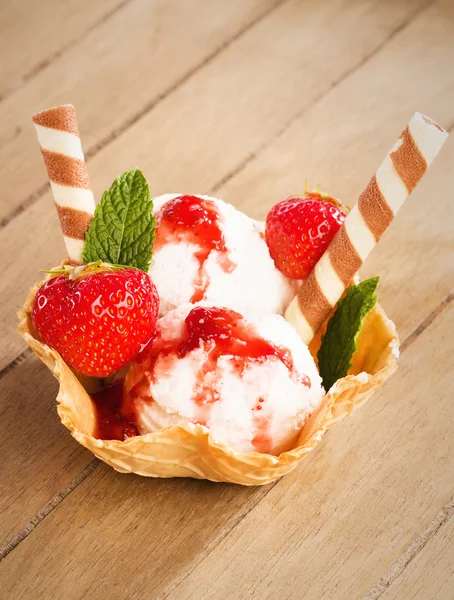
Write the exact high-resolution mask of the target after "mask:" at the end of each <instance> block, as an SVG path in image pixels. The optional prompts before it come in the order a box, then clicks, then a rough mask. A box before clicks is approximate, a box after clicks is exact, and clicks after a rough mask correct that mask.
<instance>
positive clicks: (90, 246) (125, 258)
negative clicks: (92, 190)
mask: <svg viewBox="0 0 454 600" xmlns="http://www.w3.org/2000/svg"><path fill="white" fill-rule="evenodd" d="M155 224H156V221H155V218H154V216H153V201H152V200H151V198H150V189H149V187H148V183H147V180H146V179H145V177H144V176H143V174H142V172H141V171H139V169H132V170H131V171H127V172H126V173H124V174H123V175H121V176H120V177H117V179H115V181H114V182H113V184H112V186H111V188H110V190H108V191H107V192H104V194H103V196H102V200H101V202H100V203H99V204H98V206H97V207H96V210H95V215H94V217H93V220H92V222H91V224H90V228H89V230H88V232H87V235H86V236H85V247H84V251H83V260H84V263H85V264H87V263H90V262H95V261H97V260H102V261H103V262H108V263H111V264H116V265H126V266H129V267H136V268H138V269H141V270H142V271H145V272H147V271H148V268H149V266H150V262H151V255H152V250H153V243H154V240H155Z"/></svg>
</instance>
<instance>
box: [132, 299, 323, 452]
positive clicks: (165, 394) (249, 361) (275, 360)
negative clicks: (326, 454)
mask: <svg viewBox="0 0 454 600" xmlns="http://www.w3.org/2000/svg"><path fill="white" fill-rule="evenodd" d="M324 395H325V392H324V390H323V387H322V384H321V379H320V376H319V374H318V371H317V368H316V366H315V363H314V360H313V358H312V356H311V354H310V353H309V350H308V348H307V346H305V344H304V343H303V342H302V341H301V339H300V338H299V337H298V334H297V333H296V332H295V330H294V329H293V327H292V326H291V325H290V324H289V323H287V322H286V321H285V320H284V319H283V318H282V317H281V316H279V315H271V314H263V313H262V315H261V316H252V317H248V319H247V320H246V319H245V318H244V317H243V316H242V315H241V314H239V313H237V312H235V311H233V310H231V309H226V308H217V307H213V306H211V305H209V304H207V303H206V302H201V303H199V304H197V305H195V306H194V305H193V304H186V305H182V306H180V307H179V308H177V309H175V310H173V311H171V312H169V313H168V314H167V315H166V316H165V317H163V318H162V319H161V320H160V321H159V323H158V329H157V334H156V337H155V339H154V341H153V342H152V344H151V346H150V347H149V349H148V350H147V351H145V352H144V354H143V355H142V356H141V357H140V359H138V360H137V361H136V362H135V363H134V364H133V365H132V367H131V369H130V371H129V373H128V375H127V377H126V380H125V387H124V400H123V405H122V413H123V415H124V417H125V418H127V419H130V420H131V421H132V422H134V423H136V425H137V428H138V430H139V432H140V433H141V434H142V435H143V434H146V433H151V432H154V431H157V430H159V429H162V428H164V427H169V426H172V425H178V424H188V423H194V424H199V425H203V426H205V427H207V428H208V429H209V430H210V432H211V435H212V438H213V440H214V441H215V442H216V443H220V444H223V445H225V446H227V447H229V448H231V449H233V450H236V451H238V452H266V453H269V454H276V455H278V454H280V453H281V452H284V451H286V450H289V449H290V448H292V447H293V445H294V443H295V441H296V438H297V436H298V434H299V432H300V431H301V429H302V427H303V425H304V424H305V422H306V420H307V419H308V417H309V415H310V414H311V413H312V412H313V411H314V410H315V409H316V408H317V407H318V406H319V405H320V403H321V401H322V399H323V397H324Z"/></svg>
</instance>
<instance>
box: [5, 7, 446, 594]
mask: <svg viewBox="0 0 454 600" xmlns="http://www.w3.org/2000/svg"><path fill="white" fill-rule="evenodd" d="M0 56H1V57H2V59H1V79H0V98H1V100H0V117H1V118H0V140H1V143H0V156H1V160H0V178H1V179H0V180H1V188H0V194H1V203H0V219H1V229H0V256H1V264H2V279H1V288H2V290H1V293H2V295H1V309H2V310H1V312H0V339H1V340H2V344H1V347H0V369H1V374H0V377H1V379H0V390H1V393H0V407H1V419H0V454H1V457H2V458H1V461H0V472H1V475H0V486H1V493H0V559H1V562H0V597H1V598H2V599H5V600H15V599H17V600H19V599H20V600H23V599H33V600H38V599H46V600H48V599H53V598H58V599H62V598H64V599H65V600H73V599H82V598H83V599H84V600H86V599H92V598H93V599H94V598H96V599H104V598H106V599H107V598H109V599H123V598H128V599H135V598H140V599H151V598H169V599H171V600H177V599H200V600H202V599H204V600H205V599H225V598H232V599H243V598H254V599H263V598H273V599H276V600H281V599H282V600H285V599H295V600H299V599H304V600H316V599H317V600H321V599H323V600H325V599H336V600H337V599H341V600H343V599H353V600H355V599H367V600H373V599H374V600H375V599H377V598H381V599H382V600H394V599H407V598H408V599H421V600H430V599H432V598H437V599H440V600H452V599H453V598H454V516H453V514H454V502H453V499H452V498H453V493H454V443H453V439H454V436H453V423H454V402H453V393H454V383H453V377H452V373H453V370H454V352H453V338H454V303H453V302H452V300H453V298H454V294H453V283H454V260H453V251H454V218H453V211H454V204H453V189H454V169H453V164H454V139H451V140H448V142H447V144H446V145H445V147H444V148H443V150H442V152H441V154H440V156H439V158H438V159H437V160H436V162H435V163H434V165H433V166H432V168H431V169H430V171H429V173H428V174H427V176H426V177H425V179H424V181H423V182H422V184H421V185H420V186H419V187H418V189H417V191H416V192H415V193H414V194H413V196H412V197H411V199H410V200H409V201H408V202H407V203H406V205H405V207H404V208H403V209H402V211H401V212H400V213H399V215H398V217H397V218H396V219H395V221H394V223H393V225H392V227H391V229H390V230H389V231H388V232H387V233H386V234H385V236H384V238H383V240H382V242H381V243H380V245H379V247H377V248H376V250H374V252H373V254H372V255H371V257H370V259H368V261H367V264H366V266H365V268H364V269H363V273H362V274H363V276H366V275H369V276H370V275H376V274H381V275H382V279H381V283H380V299H381V303H382V305H383V306H384V307H385V309H386V311H387V312H388V314H389V316H390V317H391V318H392V319H393V320H394V321H395V323H396V325H397V327H398V330H399V333H400V335H401V339H402V342H403V343H402V356H401V360H400V368H399V370H398V372H397V374H396V375H395V376H394V377H393V378H392V379H391V380H390V381H389V382H387V384H386V385H385V386H384V388H383V389H382V390H381V391H380V393H378V394H376V395H375V396H374V398H373V400H372V401H370V402H369V403H368V404H367V405H366V406H365V407H364V408H363V409H361V410H360V411H358V412H356V413H355V414H354V415H353V416H352V417H350V418H348V419H346V420H344V421H343V422H342V423H340V424H339V425H338V426H337V427H335V428H334V429H333V430H332V431H330V432H329V434H328V435H327V436H326V437H325V439H324V440H323V442H322V443H321V444H320V445H319V446H318V447H317V448H316V450H315V451H314V452H313V453H312V454H311V455H309V456H308V458H306V459H305V460H304V461H303V462H302V463H301V465H300V466H299V468H297V469H296V470H295V471H294V472H292V473H291V474H289V475H287V476H286V477H285V478H283V479H281V480H280V481H278V482H277V483H275V484H271V485H268V486H265V487H261V488H242V487H239V486H233V485H227V484H213V483H210V482H205V481H195V480H189V479H188V480H183V479H182V480H152V479H144V478H140V477H137V476H132V475H121V474H118V473H116V472H115V471H113V470H112V469H111V468H109V467H107V466H106V465H104V464H103V463H100V462H99V461H98V460H97V459H94V457H93V456H92V455H91V454H90V453H89V452H88V451H87V450H85V449H84V448H82V446H79V445H78V444H77V442H76V441H75V440H74V439H73V438H72V437H71V436H70V434H69V432H68V431H67V430H66V429H65V428H64V427H63V426H62V425H61V424H60V422H59V419H58V417H57V414H56V406H55V396H56V392H57V383H56V381H55V380H54V379H53V378H52V376H51V374H50V372H49V371H47V369H46V368H45V367H44V366H43V365H42V364H41V363H40V362H39V360H38V359H37V358H36V357H35V356H34V355H33V354H32V353H31V351H30V350H28V349H27V348H26V346H25V344H24V342H23V341H22V340H21V338H20V337H19V336H18V334H17V332H16V315H15V313H16V311H17V309H18V308H19V307H20V305H21V303H22V302H23V300H24V298H25V295H26V292H27V290H28V288H29V286H30V285H31V284H32V283H33V282H35V281H37V280H38V279H39V278H40V274H39V269H46V268H49V267H51V266H53V265H55V264H56V263H58V261H59V260H60V259H61V258H62V257H63V256H64V246H63V242H62V238H61V235H60V231H59V227H58V222H57V216H56V211H55V210H54V208H53V203H52V199H51V195H50V191H49V187H48V184H47V180H46V174H45V169H44V166H43V162H42V158H41V155H40V152H39V147H38V144H37V141H36V139H35V133H34V131H33V126H32V123H31V118H30V117H31V115H32V113H34V112H36V111H37V110H40V109H44V108H47V107H49V106H52V105H55V104H60V103H72V104H74V105H75V106H76V108H77V110H78V115H79V121H80V128H81V137H82V142H83V146H84V149H85V152H86V157H87V161H88V168H89V172H90V176H91V179H92V182H93V187H94V191H95V196H96V197H97V198H99V197H100V194H101V192H102V191H103V190H104V189H106V188H108V187H109V186H110V184H111V182H112V180H113V179H114V177H115V176H116V175H117V174H119V173H121V172H123V171H125V170H127V169H129V168H131V167H133V166H138V167H140V168H141V169H142V170H143V171H144V172H145V174H146V175H147V177H148V178H149V181H150V185H151V189H152V194H153V195H157V194H160V193H164V192H170V191H182V192H187V193H190V192H199V193H216V194H217V195H218V196H220V197H222V198H224V199H225V200H228V201H230V202H232V203H233V204H234V205H236V206H237V207H239V208H241V209H242V210H244V211H245V212H247V213H248V214H249V215H251V216H252V217H255V218H264V216H265V215H266V213H267V210H268V209H269V207H270V206H271V205H272V204H273V203H275V202H277V201H279V200H281V199H283V198H284V197H286V196H288V195H290V194H292V193H295V192H300V191H302V189H303V186H304V181H305V180H307V181H308V183H309V185H311V186H315V185H317V184H319V183H320V184H321V186H322V189H324V190H326V191H329V192H330V193H331V194H333V195H335V196H337V197H340V198H342V199H343V200H344V201H345V203H346V204H352V203H354V202H355V201H356V199H357V197H358V194H359V193H360V192H361V190H362V189H363V188H364V186H365V184H366V183H367V181H368V180H369V178H370V176H371V175H372V173H373V172H374V171H375V169H376V168H377V166H378V165H379V164H380V162H381V160H382V159H383V157H384V156H385V154H386V152H387V151H388V150H389V148H390V147H391V146H392V144H393V143H394V141H395V140H396V138H397V136H398V135H399V133H400V131H401V130H402V129H403V127H404V126H405V125H406V123H407V122H408V120H409V118H410V117H411V115H412V114H413V112H415V111H421V112H424V113H426V114H428V115H429V116H431V117H432V118H434V119H435V120H437V121H438V122H439V123H440V124H442V125H443V126H444V127H445V128H446V129H448V130H451V129H453V128H454V66H453V65H454V2H453V1H452V0H438V1H434V0H432V1H427V0H325V1H324V2H315V1H313V0H229V1H228V2H227V1H225V0H190V1H189V0H186V1H185V0H155V1H152V0H116V1H114V0H111V1H109V0H97V1H96V2H95V1H93V0H66V2H61V1H59V0H42V1H41V2H33V1H32V0H26V1H23V2H15V1H14V0H3V2H2V3H1V7H0ZM453 137H454V136H453Z"/></svg>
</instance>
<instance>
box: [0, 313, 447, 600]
mask: <svg viewBox="0 0 454 600" xmlns="http://www.w3.org/2000/svg"><path fill="white" fill-rule="evenodd" d="M453 335H454V303H452V304H451V307H450V309H449V310H446V311H445V313H443V314H442V315H440V316H439V317H438V318H437V319H436V320H435V322H434V323H433V324H432V325H431V326H430V327H429V328H428V329H427V330H426V331H425V332H424V333H423V334H422V335H421V336H420V337H419V338H418V339H417V340H416V341H415V342H414V343H413V344H412V345H410V347H409V348H408V350H407V351H406V352H405V354H404V356H403V359H402V362H401V367H400V370H399V371H398V373H397V375H396V376H395V377H394V379H393V380H392V382H391V384H390V385H387V386H386V387H385V389H384V390H383V392H382V393H380V394H378V395H377V396H376V397H375V398H374V401H373V402H370V403H368V404H367V405H366V407H365V408H364V409H363V410H360V411H358V412H357V413H355V415H353V416H352V417H351V418H349V419H346V420H345V421H343V422H342V423H340V424H339V425H338V426H337V427H336V428H335V429H333V430H332V431H331V432H330V434H329V435H328V436H326V438H325V440H324V442H323V443H322V444H321V445H320V446H318V448H317V449H316V450H315V451H314V452H313V453H311V454H310V455H309V456H308V458H306V459H305V460H304V461H303V462H302V464H301V466H300V467H299V468H298V469H297V470H296V471H295V472H293V473H291V474H289V475H287V476H286V477H284V478H283V479H282V480H281V481H280V482H279V483H277V484H276V485H275V486H274V487H272V488H271V489H269V490H267V491H268V493H267V494H266V495H264V496H263V497H262V498H261V501H260V502H259V503H258V504H256V506H255V507H254V508H252V510H250V509H251V506H252V505H253V504H254V503H255V502H256V501H257V500H258V498H253V497H252V496H251V495H250V494H254V493H255V492H254V491H252V490H244V489H242V488H239V487H234V486H224V485H216V484H210V483H207V482H205V483H200V482H191V481H184V480H181V481H176V480H173V481H146V480H143V479H139V478H136V477H132V476H121V475H118V474H116V473H114V472H113V471H111V470H109V469H107V468H105V467H102V468H98V469H97V470H96V471H95V473H94V474H93V475H92V476H91V477H89V478H87V479H86V480H85V481H84V482H83V483H82V484H81V485H80V486H79V487H78V488H77V489H76V490H75V491H74V492H73V493H72V494H71V495H70V496H69V497H68V498H67V499H66V500H65V502H63V503H62V504H60V505H59V507H58V508H57V509H56V510H54V511H53V512H52V513H51V514H50V515H49V516H48V517H47V518H46V519H45V520H44V521H43V522H42V523H41V524H40V526H39V527H38V528H37V529H36V530H35V531H34V533H33V535H32V536H29V537H28V538H27V539H26V540H24V541H23V542H22V543H21V544H20V545H19V546H18V547H17V548H16V550H15V551H14V552H12V553H11V554H10V555H8V556H7V557H6V558H5V559H4V560H3V561H2V562H1V563H0V580H1V581H2V584H3V590H4V593H5V594H6V595H7V597H8V598H9V600H14V599H16V598H17V599H18V598H21V600H27V599H28V598H34V599H40V598H45V595H46V591H47V590H48V589H49V588H50V587H51V588H52V589H53V591H54V594H55V595H56V596H61V595H62V594H64V595H65V598H68V600H76V599H81V598H86V599H89V598H99V597H100V596H102V595H103V594H107V593H109V597H111V598H114V599H116V598H123V597H125V596H128V597H136V596H137V597H139V596H140V595H142V596H143V595H146V596H147V597H157V596H159V597H165V598H172V599H176V598H185V600H189V599H190V598H197V599H202V598H223V597H225V593H226V590H228V596H229V597H230V598H237V599H238V600H239V599H240V598H250V597H254V598H295V599H296V598H297V599H300V598H301V597H304V598H305V600H313V599H320V598H322V597H323V598H324V599H325V598H352V597H355V598H359V597H362V595H361V594H362V592H363V591H368V590H369V589H370V587H371V585H372V584H373V583H375V582H376V581H377V580H378V579H379V576H380V575H381V574H382V573H383V572H385V571H386V569H387V566H388V565H389V564H390V563H392V562H393V561H394V560H395V558H396V557H397V556H399V555H400V553H401V552H402V550H403V549H404V548H405V547H406V546H408V544H409V541H411V539H412V535H413V534H414V530H417V529H418V528H419V529H422V528H423V527H424V524H425V523H426V522H427V521H429V520H431V519H432V517H433V515H434V513H435V514H436V513H437V511H438V510H439V508H438V507H440V506H443V504H445V503H446V501H447V499H448V498H449V497H450V495H451V494H452V491H453V482H452V476H451V474H452V470H453V468H454V454H453V453H452V451H451V450H452V443H451V436H450V433H451V423H452V418H454V405H453V403H452V394H453V392H454V388H453V381H452V378H451V376H450V371H451V370H452V369H453V368H454V354H453V353H452V352H451V351H450V342H451V340H452V336H453ZM427 372H430V373H431V377H428V376H427ZM409 390H411V393H409ZM428 399H430V401H428ZM415 465H417V468H415ZM258 493H259V494H260V491H259V492H258ZM231 503H234V504H235V507H234V509H233V508H232V506H231ZM243 503H245V506H244V505H243ZM234 515H236V516H234ZM232 523H233V524H234V525H235V527H234V528H232ZM68 524H70V526H69V525H68ZM206 554H208V556H207V557H206V558H205V559H204V560H202V559H203V556H204V555H206ZM31 556H33V561H30V557H31ZM55 556H58V561H57V560H54V559H53V558H52V557H55ZM111 564H115V569H110V570H108V571H106V565H111ZM178 584H180V585H178Z"/></svg>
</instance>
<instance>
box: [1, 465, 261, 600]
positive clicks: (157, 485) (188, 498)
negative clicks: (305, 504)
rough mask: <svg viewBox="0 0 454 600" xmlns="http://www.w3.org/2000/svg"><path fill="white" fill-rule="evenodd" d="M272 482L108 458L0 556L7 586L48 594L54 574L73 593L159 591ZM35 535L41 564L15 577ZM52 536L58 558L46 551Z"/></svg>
mask: <svg viewBox="0 0 454 600" xmlns="http://www.w3.org/2000/svg"><path fill="white" fill-rule="evenodd" d="M272 485H273V484H271V486H272ZM269 489H270V486H266V487H258V488H245V487H240V486H233V485H229V484H213V483H211V482H208V481H196V480H192V479H167V480H166V479H157V480H152V479H146V478H140V477H137V476H134V475H121V474H119V473H116V472H115V471H113V470H112V469H110V468H109V467H107V465H101V466H100V467H98V469H96V471H95V472H94V474H93V475H92V476H91V477H90V478H89V479H87V480H86V481H85V482H83V483H82V484H81V485H80V486H79V487H78V488H77V489H76V490H75V491H74V492H73V493H72V494H71V495H70V496H69V497H68V498H67V499H66V500H65V502H64V503H62V504H61V505H60V507H59V508H63V507H64V505H66V510H63V511H60V510H59V508H58V509H56V510H55V511H54V512H53V513H51V514H50V515H49V516H48V517H47V519H46V520H45V521H43V522H42V523H41V525H40V527H39V528H37V529H36V530H35V531H34V533H33V535H32V536H30V537H29V538H27V539H26V540H24V541H23V542H22V543H21V544H20V545H19V546H18V547H17V548H16V550H15V551H14V552H13V553H11V554H10V555H9V556H7V557H6V558H5V559H4V560H3V561H2V562H1V563H0V581H1V582H2V588H3V593H4V594H6V595H7V597H8V599H9V600H13V599H14V598H21V599H23V600H25V599H26V598H35V599H36V600H38V599H39V600H41V599H43V600H44V599H45V598H46V599H47V593H48V590H49V585H50V582H51V581H52V582H53V583H52V588H53V594H55V597H65V599H67V600H73V599H75V598H81V599H82V598H87V599H88V598H93V599H94V598H104V597H109V598H111V599H112V600H114V599H117V598H118V599H120V598H125V597H128V598H140V597H147V598H155V597H157V594H158V593H159V590H161V589H162V588H163V586H165V584H166V582H167V580H168V577H169V575H170V574H171V573H176V572H178V571H179V570H180V569H185V568H186V567H187V566H188V564H189V563H191V562H192V561H193V560H197V557H198V556H199V555H201V554H203V553H204V551H206V550H207V549H209V548H212V547H215V546H216V544H217V542H218V539H219V538H221V537H223V536H224V535H225V534H226V533H227V531H229V530H230V529H231V528H232V527H234V526H235V525H236V524H237V523H238V522H239V521H241V519H242V518H244V515H245V514H247V512H248V511H249V510H250V509H251V508H252V507H253V506H254V505H255V504H256V503H257V502H258V501H259V499H260V498H261V497H263V496H264V495H265V494H266V493H267V492H268V491H269ZM68 511H69V512H70V513H71V524H70V525H69V523H70V522H69V521H68V514H69V513H68ZM46 525H47V526H49V527H51V529H52V531H54V527H55V528H56V529H55V533H56V535H55V536H53V533H52V536H53V537H52V539H50V538H49V537H47V541H44V538H42V537H41V536H40V538H39V539H38V538H37V534H38V533H39V532H40V530H42V531H43V526H46ZM35 539H36V542H33V546H34V544H35V543H38V544H41V543H43V546H41V545H40V547H39V549H38V547H36V549H33V548H30V550H29V551H31V552H32V553H33V554H34V555H35V553H37V555H35V556H36V559H37V560H36V561H35V560H33V564H34V565H35V566H36V568H37V571H35V572H34V573H31V572H29V576H30V577H29V578H28V577H23V576H22V575H21V577H20V580H17V581H16V582H14V579H16V578H17V576H18V573H19V570H17V571H16V568H17V569H19V565H20V563H21V557H24V556H27V558H26V560H27V561H29V558H28V557H29V556H30V555H29V554H28V550H27V544H29V542H32V540H35ZM48 544H50V546H49V548H48V550H49V551H50V552H51V553H52V554H53V555H54V556H58V557H59V559H58V561H50V562H48V561H47V559H46V558H45V556H46V554H47V551H48V550H46V545H48ZM23 547H24V549H25V554H22V552H21V550H22V548H23ZM39 557H41V558H42V559H43V560H44V562H43V563H41V561H40V558H39ZM44 565H45V567H44ZM63 565H64V566H63ZM114 565H115V566H114ZM113 566H114V567H113ZM11 569H12V570H11ZM42 569H44V570H45V572H46V574H45V575H44V572H43V571H42ZM83 572H85V576H83ZM37 573H42V575H44V577H43V576H42V575H40V576H39V577H37ZM38 580H40V581H38ZM40 582H41V583H42V585H41V583H40ZM144 594H146V595H145V596H144Z"/></svg>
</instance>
